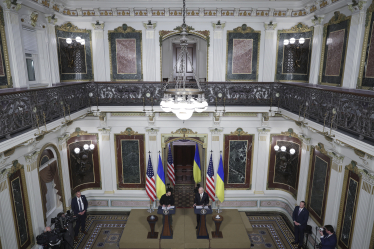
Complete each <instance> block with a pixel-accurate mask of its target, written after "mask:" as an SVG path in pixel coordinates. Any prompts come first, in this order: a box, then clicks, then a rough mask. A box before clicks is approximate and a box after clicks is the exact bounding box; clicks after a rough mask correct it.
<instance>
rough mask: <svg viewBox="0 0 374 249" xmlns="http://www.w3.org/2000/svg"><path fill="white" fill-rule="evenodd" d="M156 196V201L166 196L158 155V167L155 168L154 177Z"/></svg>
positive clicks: (162, 168)
mask: <svg viewBox="0 0 374 249" xmlns="http://www.w3.org/2000/svg"><path fill="white" fill-rule="evenodd" d="M156 194H157V198H158V199H161V196H162V195H164V194H166V185H165V173H164V166H162V161H161V156H160V155H158V167H157V176H156Z"/></svg>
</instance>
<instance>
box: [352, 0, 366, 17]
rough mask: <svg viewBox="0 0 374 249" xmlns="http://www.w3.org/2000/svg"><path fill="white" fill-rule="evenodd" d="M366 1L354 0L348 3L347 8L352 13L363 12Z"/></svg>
mask: <svg viewBox="0 0 374 249" xmlns="http://www.w3.org/2000/svg"><path fill="white" fill-rule="evenodd" d="M366 2H367V0H361V1H358V3H357V1H355V2H354V3H353V2H350V3H348V9H349V10H350V11H351V12H352V14H356V13H360V14H363V13H365V7H366Z"/></svg>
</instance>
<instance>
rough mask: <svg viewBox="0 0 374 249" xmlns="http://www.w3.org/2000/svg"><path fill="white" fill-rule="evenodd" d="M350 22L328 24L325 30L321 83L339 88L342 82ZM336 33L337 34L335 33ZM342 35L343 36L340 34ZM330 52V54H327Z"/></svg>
mask: <svg viewBox="0 0 374 249" xmlns="http://www.w3.org/2000/svg"><path fill="white" fill-rule="evenodd" d="M350 22H351V20H350V19H348V20H345V21H342V22H340V23H337V24H330V25H328V26H327V28H325V29H326V36H325V37H326V40H325V41H324V42H325V51H324V54H323V55H322V56H323V66H322V77H321V79H320V81H321V83H325V84H332V85H337V86H340V85H341V84H342V82H343V74H344V65H345V56H346V52H347V45H348V35H349V26H350ZM336 31H338V32H336ZM343 33H344V36H342V34H343ZM329 51H330V52H329Z"/></svg>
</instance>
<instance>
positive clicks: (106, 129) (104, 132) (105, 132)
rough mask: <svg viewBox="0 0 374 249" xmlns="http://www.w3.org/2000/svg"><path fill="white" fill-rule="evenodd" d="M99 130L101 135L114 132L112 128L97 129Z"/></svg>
mask: <svg viewBox="0 0 374 249" xmlns="http://www.w3.org/2000/svg"><path fill="white" fill-rule="evenodd" d="M97 130H98V131H99V132H100V133H101V134H110V131H111V130H112V127H97Z"/></svg>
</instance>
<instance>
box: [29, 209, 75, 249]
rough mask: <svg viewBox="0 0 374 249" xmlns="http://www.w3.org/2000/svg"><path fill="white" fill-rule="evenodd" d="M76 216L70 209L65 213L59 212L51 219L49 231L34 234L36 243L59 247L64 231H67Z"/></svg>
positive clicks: (45, 246)
mask: <svg viewBox="0 0 374 249" xmlns="http://www.w3.org/2000/svg"><path fill="white" fill-rule="evenodd" d="M75 220H76V217H75V216H74V215H73V213H72V212H70V210H68V211H67V213H66V214H64V213H59V214H58V215H57V217H55V218H52V219H51V225H50V227H51V228H52V227H53V229H52V230H51V231H50V232H49V231H48V232H43V233H41V234H39V235H38V236H36V243H37V244H38V245H41V246H43V248H45V249H47V248H53V249H55V248H60V244H61V242H63V241H64V233H66V232H67V230H68V226H69V224H70V223H73V222H74V221H75Z"/></svg>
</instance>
